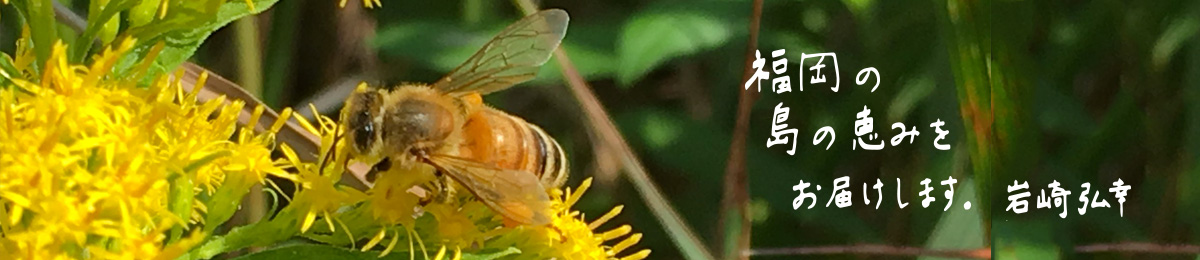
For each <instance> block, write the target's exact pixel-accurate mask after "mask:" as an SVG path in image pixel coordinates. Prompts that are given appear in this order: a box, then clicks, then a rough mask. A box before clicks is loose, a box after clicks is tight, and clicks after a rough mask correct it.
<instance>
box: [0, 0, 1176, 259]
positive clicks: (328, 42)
mask: <svg viewBox="0 0 1200 260" xmlns="http://www.w3.org/2000/svg"><path fill="white" fill-rule="evenodd" d="M62 2H63V3H64V4H66V5H68V6H79V7H85V6H86V4H85V1H62ZM73 2H79V3H73ZM350 2H351V3H349V4H348V5H347V6H346V7H345V8H338V7H337V1H329V0H321V1H318V0H285V1H280V2H279V3H278V4H276V5H275V6H274V7H273V8H272V9H271V10H269V11H267V12H266V13H264V14H263V15H259V16H257V17H255V18H253V19H248V20H244V21H239V22H237V23H235V24H234V25H233V26H229V27H226V28H224V29H222V30H220V31H218V32H217V33H215V34H213V35H212V37H211V38H210V39H209V40H208V41H207V42H206V43H205V44H204V45H202V46H201V49H200V50H199V52H198V53H197V55H196V56H195V58H194V59H193V62H196V63H198V64H200V65H203V66H205V67H207V68H210V69H212V70H213V71H216V72H217V73H218V74H221V75H223V76H225V77H227V78H230V79H232V80H234V81H235V82H239V83H241V84H243V85H244V86H246V87H247V88H251V89H255V91H257V92H258V93H259V94H260V95H261V97H262V98H263V100H264V101H266V102H267V103H268V104H270V105H271V106H272V107H275V108H282V107H285V106H297V107H302V106H307V104H308V103H314V104H316V106H317V107H319V108H321V109H322V113H323V114H325V115H330V116H333V115H335V114H336V112H335V111H336V110H337V109H339V108H340V102H341V101H342V99H344V97H345V96H346V93H348V92H349V91H350V90H351V89H352V88H353V86H354V85H355V84H357V83H358V82H362V81H366V82H368V83H370V84H372V85H374V86H391V85H397V84H399V83H401V82H432V81H434V80H437V79H438V78H439V77H441V75H443V74H444V73H446V72H447V71H449V70H450V69H452V68H454V67H455V66H457V65H458V64H459V63H460V62H461V61H463V60H465V59H466V58H467V57H468V56H469V55H471V54H472V53H473V52H475V51H476V50H478V48H479V47H480V46H481V45H482V44H483V43H484V42H486V41H487V40H488V39H490V37H491V36H493V35H494V34H495V33H496V32H498V31H499V30H500V29H502V28H503V27H504V26H506V25H508V24H509V23H511V22H513V21H515V20H517V19H519V18H520V17H521V15H520V13H521V12H520V11H519V10H517V9H516V8H515V7H514V5H513V3H511V2H508V1H490V0H459V1H442V2H433V1H384V3H383V7H382V8H375V9H364V8H362V6H361V3H359V2H357V1H355V0H350ZM541 6H542V7H543V8H562V9H564V10H566V11H567V12H568V13H570V15H571V23H570V26H569V29H568V33H567V36H566V39H565V40H564V43H563V48H565V50H566V51H567V53H568V54H570V57H571V60H572V62H573V63H574V64H575V66H576V67H577V68H578V69H579V71H580V73H581V74H582V75H583V76H584V77H585V78H586V80H587V81H588V82H589V83H590V84H591V86H592V88H593V89H592V90H593V91H595V92H596V94H597V96H598V97H599V99H600V102H601V103H602V104H603V105H604V106H605V107H606V108H607V109H608V111H609V112H610V113H611V115H612V117H613V119H614V121H615V122H616V123H617V124H618V126H619V128H620V130H621V132H622V133H623V134H624V135H625V137H626V138H627V139H628V141H629V142H630V144H631V145H632V146H633V147H634V149H635V152H636V153H637V154H638V155H639V157H640V159H641V160H642V161H643V162H644V163H645V165H646V167H647V170H648V171H649V172H650V175H651V177H652V178H653V180H654V181H655V182H656V183H657V184H658V185H659V186H660V187H661V188H662V189H663V191H664V192H665V193H666V195H667V197H668V199H669V200H670V201H671V202H673V203H674V206H675V210H677V211H678V212H680V213H681V214H682V215H683V216H684V217H685V220H686V222H687V224H689V225H690V226H691V227H692V228H693V229H695V231H696V232H697V233H698V235H699V236H701V237H702V238H703V240H704V241H703V242H705V243H707V244H708V246H709V247H710V248H712V249H714V250H716V249H719V248H720V246H719V244H718V243H719V242H720V241H718V240H719V237H721V236H722V234H723V232H724V231H723V230H722V229H721V228H719V227H718V217H719V216H718V212H719V210H720V207H719V202H720V201H721V194H722V180H723V174H724V171H725V170H724V169H725V163H726V160H727V159H728V154H729V151H730V142H731V139H732V138H731V135H732V132H733V128H734V122H735V119H736V117H737V115H736V111H737V106H738V104H737V102H738V92H739V90H740V89H741V86H742V84H743V81H742V71H743V69H744V64H745V61H746V57H745V50H746V48H747V47H746V44H747V40H748V37H749V36H750V34H749V32H748V30H747V28H748V27H749V24H750V20H751V19H752V17H751V16H750V14H751V2H750V1H733V0H730V1H706V0H697V1H685V0H617V1H544V2H542V3H541ZM0 8H2V9H0V10H3V12H4V14H5V15H0V19H2V20H0V22H2V23H3V26H2V27H0V30H2V31H0V48H2V49H3V50H4V51H11V50H12V48H13V46H12V43H13V42H14V39H15V37H16V36H18V35H19V33H18V32H19V29H18V28H19V27H17V26H16V22H15V20H16V18H15V17H13V16H12V15H8V14H11V13H12V10H11V8H12V7H10V6H4V7H0ZM75 9H76V10H77V12H81V13H82V12H83V11H84V10H86V8H75ZM761 21H762V27H761V30H760V32H759V35H758V41H759V44H758V46H757V49H758V50H760V51H761V52H762V53H763V55H764V56H765V57H766V58H767V60H768V63H769V62H771V61H772V60H773V59H771V58H770V52H771V51H773V50H777V49H785V50H787V54H786V56H785V57H786V58H788V60H789V61H790V62H791V63H790V64H789V65H788V70H787V75H790V76H792V82H793V89H794V91H793V92H791V93H785V94H775V93H772V92H769V91H767V90H766V89H769V87H767V86H764V92H763V93H762V95H761V97H760V98H759V99H758V100H757V102H756V103H755V105H754V106H753V113H752V115H751V118H750V125H749V127H750V128H749V129H750V134H749V136H748V137H747V141H748V145H747V147H745V148H744V149H746V151H747V154H748V156H747V157H748V171H749V179H750V191H749V192H750V197H751V203H750V213H751V216H752V224H753V225H752V228H753V229H752V231H751V232H752V243H751V247H752V248H756V249H757V248H790V247H810V246H824V245H853V244H888V245H897V246H911V247H922V248H927V249H976V248H983V247H987V246H989V243H994V244H993V246H994V248H993V250H994V251H993V252H994V253H995V256H997V257H1000V258H1009V257H1025V258H1034V259H1047V258H1056V257H1068V258H1090V257H1113V258H1134V257H1140V256H1145V255H1137V254H1112V255H1106V254H1099V255H1097V254H1086V255H1078V254H1075V253H1073V252H1074V248H1073V247H1074V246H1075V245H1081V244H1092V243H1108V242H1118V241H1145V242H1153V243H1165V244H1181V243H1192V244H1194V243H1195V241H1197V240H1198V238H1200V230H1197V229H1195V228H1194V227H1193V226H1194V224H1195V223H1196V221H1197V219H1200V209H1198V208H1200V190H1198V189H1194V187H1195V186H1196V185H1197V184H1200V167H1197V166H1200V164H1198V163H1200V160H1197V159H1200V44H1198V43H1200V42H1198V37H1200V36H1197V32H1198V31H1200V1H1112V0H1100V1H952V0H951V1H947V0H932V1H908V0H904V1H873V0H843V1H837V0H796V1H765V3H764V6H763V12H762V16H761ZM61 30H68V29H67V28H65V27H64V28H61ZM821 52H836V53H837V55H838V56H837V58H838V65H839V69H840V70H841V74H842V75H841V78H840V79H841V81H842V84H841V90H840V91H839V92H837V93H834V92H832V91H830V90H829V89H828V88H818V87H812V86H808V87H806V88H805V90H804V91H803V92H800V91H799V90H798V85H797V84H798V83H799V81H800V78H798V74H799V72H800V70H801V69H802V66H801V64H799V63H797V62H799V61H800V55H801V54H802V53H809V54H812V53H821ZM866 67H875V68H876V69H878V70H879V72H880V77H879V79H878V80H879V89H878V90H876V91H874V92H871V91H870V88H869V86H855V85H854V74H855V73H856V72H858V71H859V70H860V69H863V68H866ZM873 81H874V80H871V82H873ZM868 84H870V83H868ZM486 100H487V101H488V103H490V104H492V105H494V106H496V107H499V108H501V109H503V110H506V111H509V112H510V113H512V114H515V115H518V116H521V117H523V118H525V119H526V120H528V121H530V122H532V123H535V124H538V125H540V126H542V127H543V128H544V129H545V130H546V131H548V132H549V133H550V134H551V135H553V136H555V137H556V138H557V139H558V141H559V142H560V143H561V144H562V145H563V146H564V148H565V149H566V150H567V153H568V157H569V158H570V159H571V163H572V177H571V179H570V181H569V182H570V183H569V185H570V186H576V185H577V184H578V183H579V182H581V181H582V180H583V179H584V178H586V177H596V179H597V181H598V183H597V184H598V185H597V186H596V188H594V189H592V191H591V192H589V194H590V195H589V196H585V197H584V200H583V201H582V202H581V203H580V205H579V207H580V209H581V210H582V211H584V212H585V213H586V214H587V215H590V216H599V214H602V213H603V212H604V211H606V210H607V209H609V208H611V207H613V206H615V205H626V209H625V211H624V212H623V213H622V214H621V216H620V217H618V218H617V219H616V220H615V221H610V223H613V222H617V223H629V224H632V225H633V226H634V228H635V231H636V232H642V233H645V237H644V239H643V240H642V242H641V243H640V244H641V245H639V246H640V247H647V248H651V249H652V250H654V254H653V255H652V258H653V259H679V258H682V257H683V256H682V254H681V253H680V252H679V250H678V249H676V247H675V246H674V245H673V244H672V243H671V240H670V239H669V238H668V237H667V232H665V231H664V230H663V227H662V226H661V225H660V224H659V223H658V222H657V221H656V220H655V218H654V216H653V215H652V214H651V212H650V210H649V209H648V208H647V206H646V205H645V203H644V202H643V200H642V198H641V197H640V196H639V195H638V193H637V192H635V191H634V189H633V187H632V185H629V183H628V182H627V181H626V180H625V179H624V178H622V177H620V176H621V174H620V173H619V171H620V167H621V165H620V162H619V158H617V157H616V156H617V155H615V154H613V151H611V149H612V148H611V147H602V146H599V147H598V146H595V145H593V143H592V140H594V139H592V136H591V135H592V134H591V132H590V129H589V128H590V125H589V124H588V122H586V120H584V118H583V116H582V115H583V111H581V108H580V107H579V105H578V103H577V101H576V100H575V99H574V98H572V96H571V94H570V92H569V90H568V88H567V87H566V86H565V85H564V83H563V81H562V77H561V75H560V74H559V70H558V66H557V64H556V63H555V62H550V63H547V65H546V66H545V67H544V68H543V70H542V72H541V73H540V75H539V77H538V79H536V80H534V81H533V82H530V83H525V84H522V85H521V86H520V87H516V88H512V89H509V90H506V91H503V92H499V93H495V94H492V95H489V96H488V97H486ZM780 102H782V103H783V104H784V105H785V106H788V107H790V108H791V116H790V118H789V119H788V123H789V125H790V126H792V127H794V128H796V129H797V130H799V132H800V138H799V140H797V141H798V144H797V152H796V155H794V156H793V155H787V154H786V153H785V152H784V151H785V150H786V148H782V147H781V146H776V147H772V148H770V149H768V148H767V147H766V146H765V143H766V140H767V138H768V136H769V133H770V127H769V125H770V123H771V119H772V112H773V111H772V110H773V108H774V106H775V105H776V104H779V103H780ZM863 106H867V107H869V108H870V109H871V110H872V113H871V116H872V117H873V118H874V120H875V121H874V125H875V127H874V130H875V132H876V133H879V134H880V135H879V138H880V139H890V138H891V137H892V136H893V135H894V134H895V133H896V131H895V130H893V129H891V127H890V126H891V124H892V123H896V122H900V123H904V124H905V125H906V126H908V127H913V126H917V129H918V130H919V131H920V132H921V134H920V135H919V136H918V137H916V139H915V141H914V142H913V144H902V145H900V146H896V147H891V145H890V144H889V145H888V147H887V148H885V149H884V150H882V151H863V150H851V149H850V147H849V146H850V143H851V142H852V140H853V139H852V138H854V137H855V136H854V134H853V133H854V131H853V129H854V120H855V114H856V113H857V112H859V111H860V110H862V107H863ZM303 111H307V109H304V110H303ZM939 119H940V120H942V121H945V122H946V125H945V126H944V127H943V129H945V130H948V131H949V132H950V134H949V135H948V136H947V139H946V140H943V141H942V143H947V144H950V145H951V146H952V149H951V150H949V151H940V150H937V149H934V147H933V144H932V143H933V139H934V138H935V137H936V133H934V132H933V129H932V128H930V127H928V125H929V124H930V123H932V122H934V121H936V120H939ZM823 126H831V127H833V128H834V129H835V131H836V133H837V141H835V143H834V145H833V147H832V148H830V149H828V150H826V149H825V143H822V144H820V145H812V142H811V140H812V136H813V133H815V132H816V130H817V129H819V128H821V127H823ZM968 129H969V130H968ZM842 176H849V177H850V178H851V183H850V184H851V186H850V190H851V191H852V192H853V194H854V197H853V199H854V203H855V205H854V206H851V207H849V208H845V209H839V208H836V207H832V206H831V207H829V208H826V207H824V204H825V202H826V201H827V200H829V197H830V190H831V188H832V186H833V179H835V178H837V177H842ZM948 176H953V178H955V179H957V180H958V181H959V183H958V184H957V185H956V186H955V192H956V195H955V204H954V205H953V206H952V207H951V209H950V210H948V211H945V212H943V211H942V207H943V206H945V200H944V199H943V198H942V192H943V191H944V186H941V185H938V182H940V181H942V180H945V179H946V178H947V177H948ZM925 178H929V179H931V180H932V181H933V185H931V186H933V187H934V188H935V191H934V192H933V193H932V196H934V197H936V198H937V201H935V202H934V203H933V204H932V205H930V207H929V208H921V207H920V197H919V196H918V195H917V192H919V191H920V184H919V182H920V181H921V180H922V179H925ZM1117 178H1121V179H1123V180H1124V181H1125V182H1126V183H1129V184H1130V185H1132V186H1133V189H1132V191H1131V192H1130V195H1129V197H1128V201H1126V202H1125V205H1124V206H1125V216H1124V217H1120V216H1118V213H1117V212H1116V210H1115V208H1113V209H1095V210H1089V212H1088V214H1087V215H1085V216H1079V215H1077V214H1075V213H1076V212H1072V213H1073V214H1072V215H1070V216H1068V217H1067V218H1066V219H1060V218H1058V216H1057V215H1056V214H1057V213H1058V212H1059V211H1058V210H1048V209H1036V208H1034V207H1033V206H1034V205H1035V201H1034V198H1030V206H1031V209H1030V213H1026V214H1022V215H1015V214H1013V213H1011V212H1006V211H1004V208H1005V206H1007V204H1008V201H1007V199H1006V197H1007V196H1008V194H1007V193H1006V192H1005V191H1004V187H1005V186H1004V185H1011V184H1012V182H1013V181H1014V180H1019V181H1022V182H1023V181H1028V182H1029V183H1030V184H1031V187H1032V189H1033V190H1031V192H1032V193H1033V194H1034V197H1036V196H1037V193H1038V192H1037V191H1038V189H1041V188H1044V187H1045V185H1046V184H1048V183H1049V182H1051V181H1052V180H1057V181H1059V182H1061V183H1063V184H1064V186H1066V187H1067V188H1068V189H1070V190H1071V191H1072V192H1073V194H1072V197H1071V198H1070V203H1071V204H1068V205H1071V206H1076V207H1077V206H1078V200H1077V199H1078V194H1079V192H1080V191H1081V190H1080V189H1079V184H1081V183H1083V182H1091V183H1092V185H1093V187H1094V188H1095V189H1099V188H1101V187H1103V188H1104V189H1105V190H1106V189H1107V187H1109V186H1110V185H1109V184H1111V183H1112V182H1113V181H1115V179H1117ZM875 179H881V180H882V181H883V183H884V187H883V191H884V192H883V201H884V202H883V205H881V206H880V207H879V209H875V208H874V203H872V204H871V205H864V204H863V203H862V200H861V196H862V195H863V194H862V185H863V183H865V182H866V183H868V185H873V184H874V181H875ZM896 179H899V180H900V181H901V188H902V189H903V190H902V195H901V196H900V197H901V198H900V199H901V200H903V201H904V202H906V203H909V205H908V207H906V208H904V209H900V208H898V207H897V205H896V203H895V200H896V193H895V192H896ZM800 181H804V182H808V183H815V184H819V185H822V187H824V188H823V189H822V190H821V191H816V194H817V195H818V201H817V206H816V207H814V208H813V209H804V208H801V209H799V210H793V209H792V208H791V207H790V205H791V201H792V200H793V199H794V198H795V197H796V196H797V195H798V193H797V192H794V191H792V190H791V189H790V187H791V186H793V185H796V184H798V183H799V182H800ZM809 191H813V189H812V188H810V189H809ZM870 192H871V193H870V199H871V200H872V201H873V202H874V200H875V199H876V198H875V194H874V191H873V190H872V191H870ZM1103 195H1107V196H1111V194H1107V193H1105V194H1103ZM964 201H971V202H972V203H973V207H972V209H971V210H963V209H962V207H961V205H962V202H964ZM1109 202H1110V204H1113V206H1114V207H1115V206H1117V203H1116V201H1115V199H1112V198H1111V197H1110V198H1109ZM610 225H611V224H610ZM989 236H990V238H989ZM1151 256H1153V257H1154V258H1159V257H1162V256H1164V255H1151ZM1176 256H1178V255H1176ZM791 257H794V256H791ZM816 257H817V258H829V257H833V258H862V257H863V256H862V255H834V256H816ZM1194 257H1195V256H1194V255H1192V256H1186V257H1185V258H1189V259H1190V258H1194ZM764 258H766V257H764ZM782 258H788V256H784V257H782Z"/></svg>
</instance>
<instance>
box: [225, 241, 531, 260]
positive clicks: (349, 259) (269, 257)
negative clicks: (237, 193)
mask: <svg viewBox="0 0 1200 260" xmlns="http://www.w3.org/2000/svg"><path fill="white" fill-rule="evenodd" d="M404 249H407V248H404ZM407 252H408V251H407V250H400V248H397V249H396V250H395V251H392V252H391V253H390V254H388V255H387V256H384V257H379V252H377V251H368V252H361V251H358V250H352V249H347V248H341V247H335V246H330V245H315V244H304V245H291V246H283V247H277V248H272V249H267V250H264V251H260V252H257V253H253V254H249V255H244V256H240V257H236V258H233V259H234V260H273V259H279V260H293V259H329V260H377V259H382V260H388V259H396V260H399V259H409V255H408V253H407ZM431 253H432V252H431ZM519 253H521V250H517V249H516V248H512V247H510V248H507V249H504V250H498V251H497V250H490V251H485V252H482V253H465V252H464V253H463V255H462V259H464V260H491V259H498V258H501V257H504V256H509V255H514V254H519ZM450 254H451V253H449V252H448V253H447V256H446V259H450V257H451V256H450Z"/></svg>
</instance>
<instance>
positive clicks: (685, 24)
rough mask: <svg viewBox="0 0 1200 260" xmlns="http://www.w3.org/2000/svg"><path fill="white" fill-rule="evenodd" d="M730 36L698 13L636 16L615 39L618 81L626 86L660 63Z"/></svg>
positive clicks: (723, 25) (721, 24) (722, 26)
mask: <svg viewBox="0 0 1200 260" xmlns="http://www.w3.org/2000/svg"><path fill="white" fill-rule="evenodd" d="M731 35H732V33H731V32H730V29H729V28H728V27H727V26H726V23H725V22H724V21H721V20H720V19H717V18H713V17H711V16H706V15H704V14H702V13H699V12H665V13H643V14H638V15H637V16H635V17H634V18H632V19H631V20H630V21H629V23H627V24H625V27H624V29H623V30H622V32H621V36H620V38H618V40H617V59H618V63H617V65H618V69H617V82H619V83H620V84H621V85H622V86H629V85H630V84H632V83H633V82H634V81H637V80H638V79H639V78H641V77H642V76H645V75H646V73H649V72H650V71H651V70H653V69H654V68H655V67H656V66H658V65H659V64H661V63H663V62H665V61H667V60H669V59H672V58H676V57H680V56H686V55H689V54H693V53H697V52H701V51H705V50H709V49H712V48H715V47H717V46H720V45H721V44H723V43H725V42H726V41H728V40H729V38H730V37H731Z"/></svg>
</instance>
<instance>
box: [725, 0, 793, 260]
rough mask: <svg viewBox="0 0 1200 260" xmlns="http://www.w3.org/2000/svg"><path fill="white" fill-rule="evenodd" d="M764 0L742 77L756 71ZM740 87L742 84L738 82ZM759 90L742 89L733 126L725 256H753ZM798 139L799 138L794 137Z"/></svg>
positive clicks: (754, 14)
mask: <svg viewBox="0 0 1200 260" xmlns="http://www.w3.org/2000/svg"><path fill="white" fill-rule="evenodd" d="M762 6H763V2H762V0H755V1H754V3H753V7H752V8H751V14H750V37H749V38H750V39H749V41H748V42H747V43H746V62H745V65H744V68H745V69H744V70H743V71H742V81H741V82H745V81H748V80H750V77H751V76H752V75H753V73H754V71H753V67H752V64H751V63H752V62H753V61H754V52H755V51H756V50H757V49H758V30H759V25H760V22H761V18H762ZM735 87H736V88H739V89H741V88H740V86H735ZM758 94H759V93H758V92H757V91H751V90H750V89H741V90H740V91H738V110H737V122H736V123H735V125H734V126H733V137H732V141H730V143H729V159H728V160H726V163H725V180H724V183H725V185H724V191H723V192H722V198H721V212H720V218H719V221H720V224H719V225H718V226H719V227H722V229H721V230H722V231H724V232H723V234H722V235H721V236H719V238H720V239H721V240H722V241H721V242H722V243H721V246H722V247H723V248H724V254H725V255H724V257H723V258H724V259H749V258H750V256H749V255H746V254H742V252H744V251H746V250H747V249H749V248H750V213H749V210H750V181H749V180H748V178H747V176H748V175H749V173H748V172H747V170H746V135H747V132H749V131H750V111H751V108H753V107H754V101H755V100H757V99H758ZM794 141H798V140H794Z"/></svg>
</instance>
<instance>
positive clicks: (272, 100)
mask: <svg viewBox="0 0 1200 260" xmlns="http://www.w3.org/2000/svg"><path fill="white" fill-rule="evenodd" d="M304 3H305V1H304V0H293V1H282V2H279V3H277V4H275V7H274V9H273V10H272V14H271V28H270V30H271V31H270V32H269V33H270V36H269V37H268V38H267V49H266V52H267V57H266V64H267V66H266V67H264V68H263V70H264V71H263V72H264V73H265V74H263V78H264V80H263V85H262V86H263V90H262V94H263V95H262V97H263V101H264V102H266V103H267V105H268V106H271V107H279V106H280V105H282V104H283V88H284V86H288V85H289V84H288V83H289V80H290V78H289V77H288V74H289V73H291V71H292V60H293V54H294V51H295V50H296V49H295V46H296V42H295V41H296V37H297V36H296V35H297V34H296V28H297V27H298V26H295V24H296V23H297V22H298V21H299V19H298V17H299V16H300V7H301V6H303V5H304ZM301 104H306V103H301ZM303 111H308V110H307V109H304V110H303ZM297 112H299V111H297Z"/></svg>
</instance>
